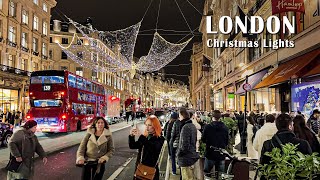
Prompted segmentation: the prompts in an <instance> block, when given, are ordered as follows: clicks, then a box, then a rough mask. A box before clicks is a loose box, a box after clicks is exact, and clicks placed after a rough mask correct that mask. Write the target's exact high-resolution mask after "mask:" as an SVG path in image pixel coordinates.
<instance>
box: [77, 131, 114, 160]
mask: <svg viewBox="0 0 320 180" xmlns="http://www.w3.org/2000/svg"><path fill="white" fill-rule="evenodd" d="M94 133H95V129H94V128H89V129H88V130H87V134H86V136H85V137H84V138H83V139H82V141H81V144H80V146H79V148H78V151H77V162H78V161H79V160H89V161H95V160H99V159H103V160H105V161H108V160H109V158H110V157H111V156H112V154H113V152H114V146H113V141H112V134H111V131H110V130H109V129H104V130H103V133H102V134H101V136H100V137H99V139H98V140H97V139H96V137H95V135H94Z"/></svg>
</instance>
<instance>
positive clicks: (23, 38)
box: [21, 32, 28, 48]
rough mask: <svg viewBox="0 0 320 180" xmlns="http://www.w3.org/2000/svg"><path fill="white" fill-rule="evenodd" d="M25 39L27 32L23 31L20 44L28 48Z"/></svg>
mask: <svg viewBox="0 0 320 180" xmlns="http://www.w3.org/2000/svg"><path fill="white" fill-rule="evenodd" d="M27 39H28V34H27V33H25V32H23V33H22V34H21V45H22V47H25V48H28V41H27Z"/></svg>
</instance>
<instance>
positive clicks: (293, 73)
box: [255, 49, 320, 89]
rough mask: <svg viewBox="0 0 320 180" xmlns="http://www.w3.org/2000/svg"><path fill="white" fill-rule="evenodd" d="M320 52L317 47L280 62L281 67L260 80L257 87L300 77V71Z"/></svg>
mask: <svg viewBox="0 0 320 180" xmlns="http://www.w3.org/2000/svg"><path fill="white" fill-rule="evenodd" d="M319 54H320V49H316V50H313V51H311V52H309V53H306V54H304V55H302V56H299V57H296V58H295V59H293V60H290V61H288V62H285V63H283V64H280V65H279V67H278V68H277V69H276V70H274V71H273V72H272V73H271V74H270V75H269V76H268V77H266V78H265V79H264V80H263V81H262V82H260V83H259V84H258V85H257V86H256V87H255V89H258V88H263V87H268V86H271V85H276V84H280V83H282V82H285V81H288V80H290V79H291V78H298V77H299V76H300V74H299V71H300V70H302V69H303V68H304V67H306V66H307V65H308V64H310V62H311V61H313V60H314V59H315V58H316V57H317V56H318V55H319Z"/></svg>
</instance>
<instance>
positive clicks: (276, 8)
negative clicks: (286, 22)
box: [272, 0, 304, 15]
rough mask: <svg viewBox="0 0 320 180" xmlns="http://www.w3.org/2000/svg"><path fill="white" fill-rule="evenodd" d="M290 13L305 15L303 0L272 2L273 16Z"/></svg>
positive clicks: (274, 0)
mask: <svg viewBox="0 0 320 180" xmlns="http://www.w3.org/2000/svg"><path fill="white" fill-rule="evenodd" d="M288 11H294V12H301V13H304V3H303V0H272V15H273V14H279V13H283V12H288Z"/></svg>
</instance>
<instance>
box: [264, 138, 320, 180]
mask: <svg viewBox="0 0 320 180" xmlns="http://www.w3.org/2000/svg"><path fill="white" fill-rule="evenodd" d="M297 146H298V145H293V144H291V143H288V144H285V145H282V150H283V152H281V150H280V149H279V148H273V149H272V151H271V152H266V153H265V155H266V156H269V157H270V158H271V163H270V164H264V165H259V174H260V175H262V176H264V177H265V178H266V179H278V180H291V179H297V178H298V179H310V180H311V179H313V178H314V176H315V175H316V174H318V173H319V172H320V157H319V156H318V153H313V154H311V155H305V154H302V153H301V152H299V151H297Z"/></svg>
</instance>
